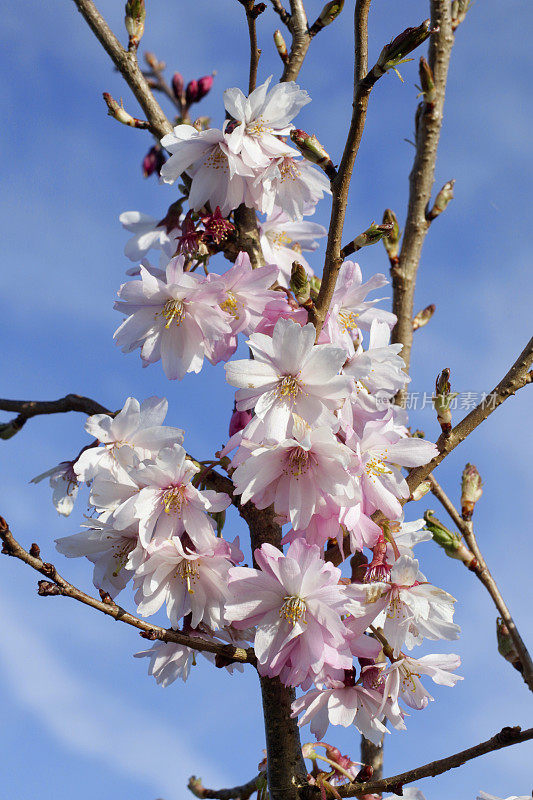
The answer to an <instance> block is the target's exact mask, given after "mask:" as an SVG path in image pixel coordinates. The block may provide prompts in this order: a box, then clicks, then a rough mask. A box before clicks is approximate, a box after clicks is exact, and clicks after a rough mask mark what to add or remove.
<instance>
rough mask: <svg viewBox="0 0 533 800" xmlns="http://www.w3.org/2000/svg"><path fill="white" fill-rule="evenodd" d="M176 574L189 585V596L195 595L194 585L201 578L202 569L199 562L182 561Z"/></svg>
mask: <svg viewBox="0 0 533 800" xmlns="http://www.w3.org/2000/svg"><path fill="white" fill-rule="evenodd" d="M176 574H177V576H178V578H181V580H182V581H184V582H185V583H186V584H187V591H188V592H189V594H194V589H193V588H192V584H193V583H194V582H195V581H197V580H198V579H199V578H200V568H199V566H198V562H197V561H195V562H194V563H193V562H191V561H182V563H181V564H180V565H179V567H178V569H177V571H176Z"/></svg>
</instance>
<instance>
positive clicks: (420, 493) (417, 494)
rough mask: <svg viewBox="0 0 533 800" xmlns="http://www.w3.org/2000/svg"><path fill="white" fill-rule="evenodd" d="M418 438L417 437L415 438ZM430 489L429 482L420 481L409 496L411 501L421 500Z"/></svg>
mask: <svg viewBox="0 0 533 800" xmlns="http://www.w3.org/2000/svg"><path fill="white" fill-rule="evenodd" d="M416 438H418V437H416ZM430 489H431V482H430V481H422V483H420V484H418V486H417V487H416V489H415V490H414V492H413V493H412V494H411V500H421V499H422V498H423V497H424V495H426V494H427V493H428V492H429V490H430Z"/></svg>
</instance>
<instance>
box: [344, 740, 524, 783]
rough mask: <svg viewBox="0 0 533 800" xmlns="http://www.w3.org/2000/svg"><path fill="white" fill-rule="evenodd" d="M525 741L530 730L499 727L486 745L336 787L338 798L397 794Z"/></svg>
mask: <svg viewBox="0 0 533 800" xmlns="http://www.w3.org/2000/svg"><path fill="white" fill-rule="evenodd" d="M529 739H533V728H528V729H527V730H525V731H522V730H521V728H520V726H518V725H517V726H516V727H513V728H509V727H506V728H502V729H501V731H500V732H499V733H497V734H496V735H495V736H493V737H492V738H491V739H488V740H487V741H486V742H481V743H480V744H477V745H475V747H469V748H468V749H467V750H461V752H459V753H454V754H453V755H451V756H447V757H446V758H440V759H439V760H438V761H431V762H430V763H429V764H424V766H422V767H416V768H415V769H411V770H409V771H408V772H402V773H400V774H399V775H392V776H391V777H390V778H383V779H382V780H378V781H374V780H372V781H368V782H367V783H360V784H352V785H351V786H350V785H348V786H340V787H338V792H339V795H340V796H341V797H357V796H360V795H366V794H371V793H372V792H381V791H385V790H390V791H392V792H394V793H395V794H400V792H401V787H402V786H405V784H406V783H414V782H415V781H419V780H422V778H430V777H433V778H434V777H436V776H437V775H442V773H443V772H448V771H449V770H451V769H455V768H456V767H460V766H462V765H463V764H466V762H467V761H471V760H472V759H474V758H479V756H483V755H485V754H486V753H491V752H493V751H494V750H501V749H502V748H503V747H509V746H510V745H513V744H519V743H520V742H527V741H528V740H529Z"/></svg>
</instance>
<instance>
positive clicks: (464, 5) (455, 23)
mask: <svg viewBox="0 0 533 800" xmlns="http://www.w3.org/2000/svg"><path fill="white" fill-rule="evenodd" d="M470 4H471V0H453V2H452V31H454V30H455V29H456V28H458V27H459V25H460V24H461V22H463V21H464V18H465V17H466V12H467V11H468V9H469V8H470Z"/></svg>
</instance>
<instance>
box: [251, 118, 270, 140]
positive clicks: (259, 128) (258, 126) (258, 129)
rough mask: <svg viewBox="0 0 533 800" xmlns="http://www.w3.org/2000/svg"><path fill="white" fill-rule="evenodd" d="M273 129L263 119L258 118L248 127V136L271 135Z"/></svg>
mask: <svg viewBox="0 0 533 800" xmlns="http://www.w3.org/2000/svg"><path fill="white" fill-rule="evenodd" d="M271 131H272V128H271V127H270V126H269V125H267V124H266V122H265V120H264V119H263V117H258V118H257V119H255V120H254V121H253V122H251V123H250V124H249V125H247V127H246V133H247V134H248V136H262V135H263V134H264V133H270V132H271Z"/></svg>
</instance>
